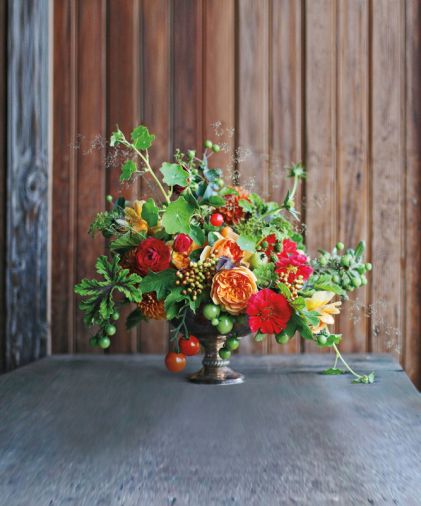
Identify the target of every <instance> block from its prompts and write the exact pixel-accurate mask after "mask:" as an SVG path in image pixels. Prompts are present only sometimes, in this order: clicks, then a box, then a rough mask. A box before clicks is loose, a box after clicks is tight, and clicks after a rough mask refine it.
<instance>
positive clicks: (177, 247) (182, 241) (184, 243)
mask: <svg viewBox="0 0 421 506" xmlns="http://www.w3.org/2000/svg"><path fill="white" fill-rule="evenodd" d="M192 242H193V240H192V239H191V238H190V237H189V236H188V235H186V234H178V235H177V237H176V238H175V239H174V243H173V245H172V247H173V250H174V251H176V252H177V253H187V251H188V250H189V249H190V246H191V245H192Z"/></svg>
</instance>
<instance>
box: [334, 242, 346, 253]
mask: <svg viewBox="0 0 421 506" xmlns="http://www.w3.org/2000/svg"><path fill="white" fill-rule="evenodd" d="M335 247H336V249H337V250H338V251H340V250H341V249H344V248H345V244H344V243H343V242H338V243H336V246H335Z"/></svg>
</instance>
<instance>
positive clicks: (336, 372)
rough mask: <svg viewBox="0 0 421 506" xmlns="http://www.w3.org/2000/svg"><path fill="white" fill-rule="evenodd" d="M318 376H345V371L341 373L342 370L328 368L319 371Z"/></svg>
mask: <svg viewBox="0 0 421 506" xmlns="http://www.w3.org/2000/svg"><path fill="white" fill-rule="evenodd" d="M320 374H324V375H326V376H338V375H340V374H347V373H346V371H342V369H338V368H337V367H330V368H329V369H325V370H324V371H320Z"/></svg>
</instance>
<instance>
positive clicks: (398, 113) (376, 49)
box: [370, 0, 405, 354]
mask: <svg viewBox="0 0 421 506" xmlns="http://www.w3.org/2000/svg"><path fill="white" fill-rule="evenodd" d="M403 6H404V4H402V3H401V2H394V1H393V0H392V1H390V0H379V1H376V2H373V5H372V16H373V17H372V26H373V33H372V48H371V50H372V100H371V115H372V119H371V122H372V124H371V127H372V133H371V137H372V146H371V164H372V169H371V170H372V180H371V181H372V182H371V206H372V210H371V220H372V222H371V236H372V243H371V252H372V255H373V260H374V262H375V265H374V269H373V273H372V276H371V284H370V287H371V302H372V304H373V306H372V311H371V330H372V334H371V343H370V344H371V349H372V350H373V351H385V350H388V351H394V352H396V353H398V354H399V353H400V350H401V345H402V319H403V307H402V305H401V304H400V303H399V302H398V301H401V300H403V298H404V296H405V295H404V291H403V288H404V284H403V276H402V270H401V262H402V261H403V249H402V247H401V245H402V234H403V209H402V207H403V206H402V203H403V187H402V185H403V181H404V179H403V178H402V177H401V174H404V173H405V165H404V159H403V150H404V145H403V135H404V125H403V117H402V113H403V111H404V107H403V106H404V88H403V83H404V80H403V76H404V72H405V66H404V54H403V50H404V47H405V46H404V41H405V38H404V30H403Z"/></svg>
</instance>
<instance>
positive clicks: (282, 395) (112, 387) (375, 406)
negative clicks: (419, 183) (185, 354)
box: [0, 355, 421, 506]
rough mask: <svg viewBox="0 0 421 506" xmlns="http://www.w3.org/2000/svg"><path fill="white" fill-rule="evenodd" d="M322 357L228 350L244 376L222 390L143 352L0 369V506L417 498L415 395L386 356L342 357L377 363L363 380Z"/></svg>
mask: <svg viewBox="0 0 421 506" xmlns="http://www.w3.org/2000/svg"><path fill="white" fill-rule="evenodd" d="M329 359H330V357H328V356H323V355H318V356H316V357H315V356H311V355H310V356H308V355H306V356H289V357H286V356H285V357H281V356H277V357H241V358H237V359H235V363H234V364H233V366H234V367H235V369H236V370H241V371H242V372H244V373H245V374H246V377H247V381H246V382H245V383H244V384H243V385H239V386H231V387H224V388H215V387H211V386H206V385H202V386H199V387H195V386H194V385H191V384H190V383H188V382H187V381H185V379H184V377H183V376H184V373H183V374H182V375H177V376H174V375H171V374H170V373H168V372H166V371H165V369H164V368H163V365H162V357H153V356H152V357H150V356H149V357H145V356H130V357H127V356H126V357H122V356H113V357H102V356H98V357H92V356H90V357H89V356H86V357H81V356H79V357H69V358H66V357H53V358H48V359H46V360H43V361H40V362H38V363H35V364H31V365H30V366H28V367H24V368H22V369H20V370H18V371H15V372H13V373H12V374H10V375H4V376H3V377H1V378H0V410H1V413H2V432H1V438H0V452H1V454H2V456H3V455H4V457H3V459H2V460H3V461H4V462H5V465H4V466H3V467H4V469H2V478H3V479H2V480H1V481H0V495H1V497H2V502H3V503H4V504H7V505H8V506H22V505H29V504H31V505H47V504H49V503H50V502H51V501H53V504H66V503H69V502H70V501H69V498H70V497H71V502H73V503H74V504H80V505H82V504H88V505H99V504H108V505H116V504H124V505H125V506H145V505H147V506H163V505H169V504H173V505H178V504H182V505H183V506H198V505H211V504H214V505H221V504H235V505H247V506H262V505H268V506H269V505H279V504H288V505H290V504H298V505H312V506H313V505H314V506H327V505H334V504H340V505H366V504H367V505H368V504H374V505H379V504H381V505H394V504H395V505H408V506H409V505H416V504H418V503H419V497H420V495H421V482H420V479H419V476H420V473H421V463H420V458H419V455H420V449H421V428H420V425H419V414H420V410H421V399H420V395H419V393H418V392H417V391H416V390H415V388H414V387H413V386H412V385H411V383H410V381H409V380H408V378H407V377H406V375H405V374H404V373H403V372H402V369H401V368H400V367H399V365H398V364H397V363H396V362H393V361H392V360H391V359H390V357H384V356H374V357H372V356H369V357H367V356H350V358H349V360H350V363H351V365H352V366H354V367H356V368H357V370H362V371H365V372H369V371H371V370H373V369H374V370H376V371H377V373H378V380H377V381H376V383H375V384H374V385H369V386H362V385H352V384H351V381H350V378H349V375H344V376H339V377H328V376H323V375H320V374H318V371H320V370H321V369H323V368H325V367H327V366H328V365H329V363H330V360H329ZM199 363H200V361H199V359H198V357H192V360H190V361H189V364H188V366H187V370H186V373H189V372H192V371H194V370H195V369H197V368H198V367H199ZM99 427H100V429H99ZM362 428H363V429H362ZM180 432H182V433H187V432H188V437H184V440H183V443H182V444H180V438H179V437H175V433H177V434H179V433H180ZM35 436H36V437H35ZM104 441H106V447H105V444H104ZM46 442H48V444H46ZM213 445H214V446H213ZM210 448H212V450H210ZM34 456H36V458H35V457H34ZM373 462H375V465H374V464H373ZM240 468H241V470H239V469H240ZM58 469H60V473H57V470H58ZM31 476H37V479H33V480H31V479H28V477H31ZM51 476H54V477H55V479H51ZM192 476H194V479H192ZM321 477H322V478H321ZM99 483H100V484H101V485H100V486H99V485H98V484H99ZM234 483H235V485H233V484H234ZM70 484H73V485H72V486H71V488H70ZM70 494H71V495H70Z"/></svg>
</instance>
